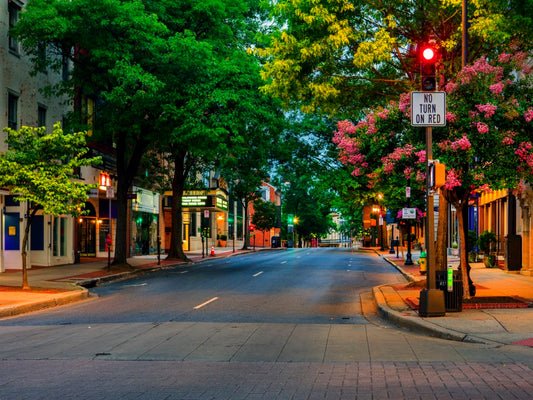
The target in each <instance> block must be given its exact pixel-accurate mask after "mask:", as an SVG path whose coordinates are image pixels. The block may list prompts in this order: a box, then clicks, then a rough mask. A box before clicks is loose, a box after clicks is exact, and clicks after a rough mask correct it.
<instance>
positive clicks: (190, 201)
mask: <svg viewBox="0 0 533 400" xmlns="http://www.w3.org/2000/svg"><path fill="white" fill-rule="evenodd" d="M208 198H209V196H207V195H185V196H183V197H182V198H181V206H182V207H208V206H209V204H208V201H207V200H208Z"/></svg>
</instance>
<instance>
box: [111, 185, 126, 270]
mask: <svg viewBox="0 0 533 400" xmlns="http://www.w3.org/2000/svg"><path fill="white" fill-rule="evenodd" d="M129 188H130V184H129V183H128V182H126V180H125V179H120V177H119V179H118V183H117V225H116V234H115V255H114V259H113V264H114V265H124V264H127V248H128V239H127V238H128V235H127V234H128V191H129Z"/></svg>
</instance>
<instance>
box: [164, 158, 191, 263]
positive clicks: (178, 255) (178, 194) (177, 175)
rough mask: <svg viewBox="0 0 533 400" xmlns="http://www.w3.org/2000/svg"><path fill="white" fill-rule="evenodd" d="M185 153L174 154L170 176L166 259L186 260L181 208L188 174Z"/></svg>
mask: <svg viewBox="0 0 533 400" xmlns="http://www.w3.org/2000/svg"><path fill="white" fill-rule="evenodd" d="M186 155H187V153H186V152H178V154H176V155H175V156H174V177H173V178H172V217H171V221H172V227H171V233H170V247H169V250H168V256H167V259H178V260H185V261H188V258H187V255H186V254H185V252H184V251H183V230H182V224H183V214H182V208H181V199H182V197H183V191H184V189H185V180H186V179H187V175H188V174H189V171H188V168H187V167H186V165H185V157H186Z"/></svg>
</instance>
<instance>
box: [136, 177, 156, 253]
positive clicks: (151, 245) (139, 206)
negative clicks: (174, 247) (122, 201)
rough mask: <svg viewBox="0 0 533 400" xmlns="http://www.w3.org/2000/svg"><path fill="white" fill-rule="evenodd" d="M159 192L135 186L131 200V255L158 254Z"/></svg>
mask: <svg viewBox="0 0 533 400" xmlns="http://www.w3.org/2000/svg"><path fill="white" fill-rule="evenodd" d="M159 197H160V196H159V194H157V193H155V192H152V191H150V190H146V189H141V188H138V187H135V186H134V187H133V199H132V201H131V216H132V217H131V224H130V255H131V256H139V255H148V254H157V248H158V246H157V242H158V239H159Z"/></svg>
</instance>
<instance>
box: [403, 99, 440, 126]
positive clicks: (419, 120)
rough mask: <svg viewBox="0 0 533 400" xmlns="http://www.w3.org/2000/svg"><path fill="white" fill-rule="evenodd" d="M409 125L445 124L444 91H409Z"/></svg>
mask: <svg viewBox="0 0 533 400" xmlns="http://www.w3.org/2000/svg"><path fill="white" fill-rule="evenodd" d="M411 125H413V126H446V92H411Z"/></svg>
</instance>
